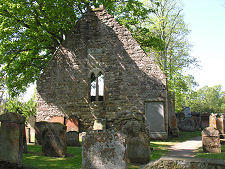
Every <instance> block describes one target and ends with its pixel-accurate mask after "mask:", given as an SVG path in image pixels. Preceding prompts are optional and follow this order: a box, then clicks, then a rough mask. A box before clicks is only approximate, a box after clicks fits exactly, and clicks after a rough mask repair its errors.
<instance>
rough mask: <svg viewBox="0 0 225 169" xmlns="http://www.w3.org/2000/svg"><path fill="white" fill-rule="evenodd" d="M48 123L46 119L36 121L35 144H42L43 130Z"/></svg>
mask: <svg viewBox="0 0 225 169" xmlns="http://www.w3.org/2000/svg"><path fill="white" fill-rule="evenodd" d="M47 124H48V122H46V121H40V122H36V123H35V127H34V129H35V144H38V145H41V137H42V131H43V129H44V128H45V126H46V125H47Z"/></svg>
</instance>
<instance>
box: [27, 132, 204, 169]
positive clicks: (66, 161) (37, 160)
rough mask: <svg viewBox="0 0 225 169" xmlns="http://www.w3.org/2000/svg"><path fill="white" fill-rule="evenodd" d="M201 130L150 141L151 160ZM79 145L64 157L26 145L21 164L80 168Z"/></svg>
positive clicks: (43, 168) (133, 166) (131, 166)
mask: <svg viewBox="0 0 225 169" xmlns="http://www.w3.org/2000/svg"><path fill="white" fill-rule="evenodd" d="M200 135H201V132H200V131H197V132H180V137H179V138H172V137H169V138H168V140H166V141H151V142H150V147H151V148H153V151H151V156H150V159H151V160H157V159H159V158H160V157H162V156H163V155H165V154H166V153H167V152H168V148H169V147H170V146H172V145H174V144H176V143H179V142H182V141H185V140H188V139H190V138H193V137H196V136H200ZM81 151H82V150H81V147H67V153H68V154H69V156H68V157H66V158H55V157H46V156H43V155H42V152H41V146H37V145H28V153H27V154H24V157H23V164H24V167H27V168H38V169H39V168H40V169H64V168H65V169H67V168H68V169H69V168H71V169H80V168H81V165H82V164H81V162H82V156H81ZM139 166H140V165H138V164H129V165H128V169H138V168H139Z"/></svg>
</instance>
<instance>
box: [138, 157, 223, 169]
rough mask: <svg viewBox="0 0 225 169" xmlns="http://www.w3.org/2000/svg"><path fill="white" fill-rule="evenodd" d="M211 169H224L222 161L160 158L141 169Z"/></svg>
mask: <svg viewBox="0 0 225 169" xmlns="http://www.w3.org/2000/svg"><path fill="white" fill-rule="evenodd" d="M152 168H153V169H158V168H163V169H171V168H173V169H181V168H182V169H190V168H192V169H212V168H218V169H223V168H225V163H224V160H217V159H213V160H212V159H199V158H189V157H183V158H178V157H162V158H160V159H159V160H157V161H152V162H150V163H148V164H147V165H145V166H144V167H142V169H152Z"/></svg>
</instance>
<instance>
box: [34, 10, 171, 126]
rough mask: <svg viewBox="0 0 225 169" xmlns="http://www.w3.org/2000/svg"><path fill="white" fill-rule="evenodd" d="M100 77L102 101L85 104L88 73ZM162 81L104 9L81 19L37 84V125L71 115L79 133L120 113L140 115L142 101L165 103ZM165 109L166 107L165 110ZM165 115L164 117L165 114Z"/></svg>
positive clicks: (157, 69) (151, 64)
mask: <svg viewBox="0 0 225 169" xmlns="http://www.w3.org/2000/svg"><path fill="white" fill-rule="evenodd" d="M96 68H97V69H100V70H102V71H103V73H104V85H105V86H104V101H103V102H100V101H97V102H90V98H89V97H90V96H89V93H90V74H91V72H92V70H94V69H96ZM165 85H166V77H165V75H164V74H163V73H162V71H161V70H160V68H159V67H158V65H156V64H155V63H154V62H153V60H152V58H151V57H149V56H147V55H146V54H145V52H144V51H143V50H142V49H141V47H140V46H139V44H138V43H137V42H136V40H135V39H134V38H133V37H132V35H131V33H130V32H129V31H128V30H127V29H126V28H125V27H123V26H121V25H120V24H119V23H118V22H117V21H116V20H115V19H114V18H113V16H111V15H109V14H108V13H107V11H106V10H103V9H101V10H97V11H92V12H90V13H87V14H86V15H84V16H83V17H82V18H81V19H80V20H79V21H78V23H77V24H76V26H75V27H74V28H73V30H72V31H71V34H70V35H68V36H66V40H65V41H64V43H63V44H62V45H61V46H60V47H59V49H58V50H57V51H56V53H55V55H54V58H53V59H52V60H51V61H50V63H49V65H48V66H47V68H46V69H45V71H44V72H43V73H42V75H41V77H40V79H39V81H38V83H37V93H38V94H37V95H38V106H37V121H47V120H49V119H50V117H52V116H63V117H64V116H66V117H67V116H70V115H73V116H76V117H78V118H79V120H80V127H81V128H80V129H81V130H86V129H87V128H90V129H91V127H92V126H93V123H94V119H96V118H106V119H107V121H111V122H113V120H114V119H116V118H117V117H118V116H119V115H120V113H121V112H125V111H127V112H139V113H141V114H143V116H144V114H145V102H147V101H158V100H160V101H162V100H163V101H164V102H166V96H167V92H166V86H165ZM165 109H166V106H165ZM165 112H167V111H166V110H165Z"/></svg>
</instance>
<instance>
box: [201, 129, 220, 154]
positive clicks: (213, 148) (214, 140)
mask: <svg viewBox="0 0 225 169" xmlns="http://www.w3.org/2000/svg"><path fill="white" fill-rule="evenodd" d="M202 148H203V151H204V152H209V153H221V144H220V135H219V131H218V130H216V129H214V128H213V127H207V128H205V129H204V130H203V131H202Z"/></svg>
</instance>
